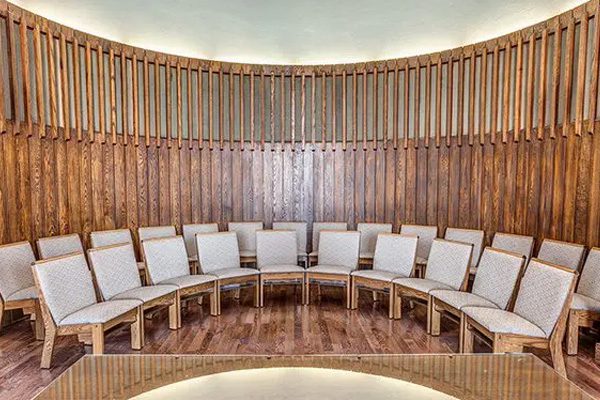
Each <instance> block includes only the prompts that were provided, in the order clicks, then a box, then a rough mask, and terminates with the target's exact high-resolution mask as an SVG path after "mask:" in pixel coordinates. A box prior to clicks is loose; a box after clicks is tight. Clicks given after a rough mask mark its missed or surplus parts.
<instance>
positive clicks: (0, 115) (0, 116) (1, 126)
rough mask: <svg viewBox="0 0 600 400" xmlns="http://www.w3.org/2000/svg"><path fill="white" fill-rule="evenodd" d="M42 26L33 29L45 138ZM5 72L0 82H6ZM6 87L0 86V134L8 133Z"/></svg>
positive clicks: (39, 121) (40, 128)
mask: <svg viewBox="0 0 600 400" xmlns="http://www.w3.org/2000/svg"><path fill="white" fill-rule="evenodd" d="M41 39H42V38H41V32H40V26H39V25H38V24H35V28H34V29H33V47H34V52H35V53H34V54H35V88H36V94H35V95H36V107H37V124H38V136H39V137H40V138H43V137H45V136H46V104H45V103H44V76H43V73H44V71H43V66H42V63H43V59H42V40H41ZM2 53H3V52H2V44H1V43H0V54H2ZM3 74H4V73H3V71H2V68H0V82H4V78H3ZM4 118H5V117H4V85H0V133H4V132H5V131H6V126H5V121H4Z"/></svg>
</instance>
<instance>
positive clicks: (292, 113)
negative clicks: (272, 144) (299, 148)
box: [290, 72, 296, 151]
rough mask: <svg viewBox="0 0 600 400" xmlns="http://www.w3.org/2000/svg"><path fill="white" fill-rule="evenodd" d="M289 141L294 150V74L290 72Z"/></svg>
mask: <svg viewBox="0 0 600 400" xmlns="http://www.w3.org/2000/svg"><path fill="white" fill-rule="evenodd" d="M290 127H291V128H290V142H291V143H292V146H291V149H292V151H294V145H295V144H296V75H294V72H292V75H291V76H290Z"/></svg>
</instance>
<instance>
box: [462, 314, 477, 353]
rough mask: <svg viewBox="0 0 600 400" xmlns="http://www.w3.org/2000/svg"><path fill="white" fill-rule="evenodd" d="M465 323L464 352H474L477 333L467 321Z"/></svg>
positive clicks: (463, 332) (463, 331)
mask: <svg viewBox="0 0 600 400" xmlns="http://www.w3.org/2000/svg"><path fill="white" fill-rule="evenodd" d="M463 318H465V322H464V324H463V330H462V334H463V335H462V336H463V344H462V353H472V352H473V342H474V341H475V335H474V334H473V331H472V330H471V327H470V325H469V324H468V323H467V321H466V317H463Z"/></svg>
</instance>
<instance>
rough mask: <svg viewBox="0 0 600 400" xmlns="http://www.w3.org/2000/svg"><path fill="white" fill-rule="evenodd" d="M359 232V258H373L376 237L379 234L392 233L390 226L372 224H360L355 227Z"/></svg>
mask: <svg viewBox="0 0 600 400" xmlns="http://www.w3.org/2000/svg"><path fill="white" fill-rule="evenodd" d="M356 230H357V231H359V232H360V256H361V257H373V253H375V245H376V244H377V235H379V234H380V233H392V224H374V223H367V222H361V223H359V224H358V225H357V226H356Z"/></svg>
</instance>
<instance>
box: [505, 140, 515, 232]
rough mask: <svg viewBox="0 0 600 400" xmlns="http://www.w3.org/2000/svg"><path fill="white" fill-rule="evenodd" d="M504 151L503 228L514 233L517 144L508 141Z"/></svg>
mask: <svg viewBox="0 0 600 400" xmlns="http://www.w3.org/2000/svg"><path fill="white" fill-rule="evenodd" d="M504 150H505V152H504V153H505V168H506V172H505V175H504V181H503V184H504V209H503V212H502V214H503V217H504V221H503V227H504V230H505V231H506V232H516V230H515V227H514V225H515V217H514V210H515V199H516V197H515V196H516V195H515V185H516V176H517V154H516V153H517V151H518V149H517V143H514V140H512V141H511V140H510V139H509V140H508V141H507V142H506V143H505V144H504Z"/></svg>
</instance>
